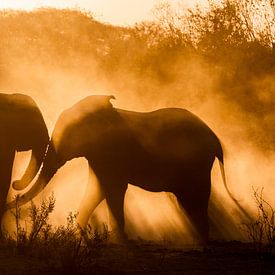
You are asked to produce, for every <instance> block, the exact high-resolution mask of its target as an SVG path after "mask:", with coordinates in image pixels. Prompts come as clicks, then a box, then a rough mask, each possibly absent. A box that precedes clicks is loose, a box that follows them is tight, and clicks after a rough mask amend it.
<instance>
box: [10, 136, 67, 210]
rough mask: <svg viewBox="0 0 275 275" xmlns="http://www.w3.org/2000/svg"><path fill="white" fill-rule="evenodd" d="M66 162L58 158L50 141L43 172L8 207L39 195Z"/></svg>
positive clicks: (21, 203)
mask: <svg viewBox="0 0 275 275" xmlns="http://www.w3.org/2000/svg"><path fill="white" fill-rule="evenodd" d="M63 164H64V162H63V161H61V160H60V159H59V158H58V155H57V153H56V150H55V148H54V145H53V142H52V141H50V143H49V147H48V150H47V153H46V155H45V158H44V161H43V166H42V169H41V172H40V174H39V176H38V178H37V180H36V181H35V183H34V184H33V186H32V187H31V188H30V189H29V190H28V191H27V192H25V193H23V194H22V195H19V196H18V197H17V198H16V199H15V200H13V201H11V202H9V203H7V205H6V209H10V208H14V207H16V206H22V205H24V204H26V203H27V202H29V201H31V200H32V199H33V198H34V197H35V196H37V195H38V194H39V193H40V192H41V191H42V190H43V189H44V188H45V187H46V186H47V184H48V183H49V182H50V180H51V178H52V177H53V176H54V174H55V173H56V172H57V170H58V169H59V168H60V167H61V166H62V165H63Z"/></svg>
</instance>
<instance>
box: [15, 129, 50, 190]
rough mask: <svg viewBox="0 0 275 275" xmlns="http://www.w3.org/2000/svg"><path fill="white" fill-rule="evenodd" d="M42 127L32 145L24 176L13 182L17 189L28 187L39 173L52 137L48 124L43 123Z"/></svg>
mask: <svg viewBox="0 0 275 275" xmlns="http://www.w3.org/2000/svg"><path fill="white" fill-rule="evenodd" d="M40 128H41V129H40V130H39V131H38V132H39V133H40V135H39V136H37V137H36V139H35V140H34V141H33V142H34V144H33V146H32V155H31V159H30V161H29V164H28V166H27V168H26V170H25V172H24V174H23V176H22V178H21V179H20V180H16V181H14V182H13V183H12V187H13V188H14V189H15V190H22V189H24V188H26V187H27V186H28V185H29V184H30V183H31V182H32V180H33V179H34V177H35V176H36V174H37V173H38V171H39V169H40V166H41V164H42V162H43V159H44V156H45V153H46V150H47V146H48V143H49V140H50V138H49V135H48V130H47V127H46V125H45V124H43V125H41V127H40Z"/></svg>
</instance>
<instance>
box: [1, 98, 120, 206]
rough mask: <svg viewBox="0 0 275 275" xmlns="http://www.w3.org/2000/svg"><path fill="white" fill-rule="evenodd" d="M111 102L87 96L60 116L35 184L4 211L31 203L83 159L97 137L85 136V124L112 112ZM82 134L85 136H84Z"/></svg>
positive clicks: (108, 99) (86, 130)
mask: <svg viewBox="0 0 275 275" xmlns="http://www.w3.org/2000/svg"><path fill="white" fill-rule="evenodd" d="M111 99H115V97H114V96H96V95H93V96H88V97H86V98H84V99H83V100H81V101H79V102H78V103H77V104H75V105H74V106H72V107H71V108H69V109H67V110H64V111H63V112H62V114H61V115H60V117H59V118H58V120H57V122H56V125H55V127H54V130H53V133H52V136H51V139H50V142H49V146H48V148H47V151H46V154H45V156H44V155H43V156H44V160H43V165H42V168H41V171H40V173H39V176H38V178H37V180H36V181H35V183H34V184H33V186H32V187H31V188H30V190H29V191H27V192H26V193H25V194H23V195H21V196H19V198H17V200H16V201H15V200H14V201H12V202H10V203H8V204H7V206H6V207H7V209H9V208H13V207H15V205H16V203H17V204H18V205H19V206H20V205H24V204H25V203H27V202H29V201H30V200H32V199H33V198H34V197H35V196H36V195H37V194H39V193H40V192H41V191H42V190H43V188H44V187H45V186H46V185H47V184H48V183H49V181H50V180H51V178H52V177H53V176H54V174H55V173H56V172H57V170H58V169H59V168H60V167H61V166H63V165H64V164H65V163H66V162H67V161H69V160H71V159H73V158H77V157H85V156H86V148H87V143H89V142H90V141H89V140H90V139H91V136H94V137H95V136H96V133H95V132H94V133H93V134H91V133H88V132H89V127H87V121H89V120H91V117H93V116H97V115H98V114H99V113H101V112H104V111H105V110H110V109H112V104H111V103H110V100H111ZM83 132H86V135H85V136H83ZM64 137H66V142H64Z"/></svg>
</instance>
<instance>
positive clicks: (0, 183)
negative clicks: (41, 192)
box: [0, 146, 15, 236]
mask: <svg viewBox="0 0 275 275" xmlns="http://www.w3.org/2000/svg"><path fill="white" fill-rule="evenodd" d="M7 147H8V146H7ZM14 156H15V150H11V149H10V148H1V149H0V226H1V225H2V219H3V216H4V213H5V205H6V200H7V195H8V192H9V188H10V182H11V174H12V167H13V161H14ZM0 234H1V236H2V230H0Z"/></svg>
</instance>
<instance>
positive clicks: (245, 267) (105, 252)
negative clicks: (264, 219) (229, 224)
mask: <svg viewBox="0 0 275 275" xmlns="http://www.w3.org/2000/svg"><path fill="white" fill-rule="evenodd" d="M50 258H51V257H48V258H47V259H45V258H39V257H37V256H36V255H31V256H30V255H26V253H22V254H21V255H20V253H18V252H16V251H15V250H8V251H7V250H4V248H1V251H0V274H1V275H2V274H3V275H4V274H40V275H42V274H275V256H274V254H273V255H272V254H264V253H256V252H255V250H254V249H253V248H252V247H251V245H249V244H244V243H241V242H234V241H233V242H212V243H211V244H209V246H208V247H207V248H204V249H202V248H192V247H191V248H190V247H188V248H171V247H170V248H167V247H165V246H163V245H156V244H153V243H145V242H133V243H130V244H129V245H127V246H126V245H111V244H108V245H106V246H105V247H101V248H100V251H99V252H98V251H97V252H95V254H94V256H93V257H92V258H90V259H89V261H88V262H82V263H80V264H79V263H77V264H76V263H74V261H73V260H69V261H67V262H66V261H64V262H62V261H61V262H62V263H61V262H60V261H53V260H52V259H51V260H49V259H50ZM61 258H62V257H61ZM76 262H77V261H76Z"/></svg>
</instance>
